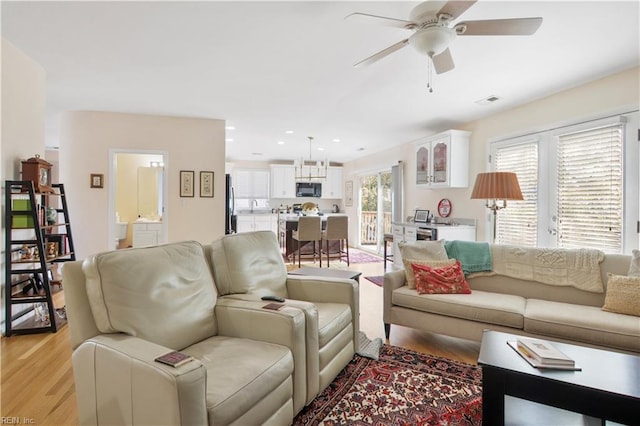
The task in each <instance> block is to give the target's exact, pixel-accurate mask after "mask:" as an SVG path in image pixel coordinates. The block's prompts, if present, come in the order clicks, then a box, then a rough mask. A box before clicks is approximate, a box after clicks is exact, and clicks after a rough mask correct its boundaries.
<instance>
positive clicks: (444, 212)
mask: <svg viewBox="0 0 640 426" xmlns="http://www.w3.org/2000/svg"><path fill="white" fill-rule="evenodd" d="M451 207H452V206H451V201H450V200H449V199H448V198H443V199H442V200H440V202H438V216H440V217H449V215H450V214H451Z"/></svg>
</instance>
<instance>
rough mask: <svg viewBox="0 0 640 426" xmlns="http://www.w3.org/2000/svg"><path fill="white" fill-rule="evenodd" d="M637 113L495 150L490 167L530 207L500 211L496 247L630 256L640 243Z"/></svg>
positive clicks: (515, 204) (519, 204)
mask: <svg viewBox="0 0 640 426" xmlns="http://www.w3.org/2000/svg"><path fill="white" fill-rule="evenodd" d="M639 122H640V114H639V113H638V112H637V111H634V112H631V113H627V114H625V115H624V116H618V117H611V118H605V119H600V120H594V121H591V122H585V123H581V124H576V125H571V126H566V127H560V128H555V129H552V130H547V131H541V132H538V133H535V134H531V135H528V136H522V137H519V138H514V139H508V140H502V141H497V142H494V143H492V144H491V158H492V164H491V169H493V170H496V171H512V172H515V173H516V174H517V176H518V181H519V183H520V188H521V190H522V195H523V197H524V200H523V201H509V202H508V205H507V208H505V209H502V210H500V211H499V212H498V216H497V222H496V242H497V243H498V244H517V245H527V246H536V247H562V248H597V249H600V250H602V251H604V252H605V253H630V252H631V250H632V249H635V248H638V246H639V245H640V238H639V234H638V228H640V220H639V219H640V171H639V170H638V158H639V157H640V153H639V151H640V148H639V146H638V145H639V144H638V128H639V127H640V125H639Z"/></svg>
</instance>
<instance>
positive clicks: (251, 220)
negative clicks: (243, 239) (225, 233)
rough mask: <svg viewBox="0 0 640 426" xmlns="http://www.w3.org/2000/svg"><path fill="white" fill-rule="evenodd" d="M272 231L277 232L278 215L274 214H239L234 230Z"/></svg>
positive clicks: (239, 231) (238, 231)
mask: <svg viewBox="0 0 640 426" xmlns="http://www.w3.org/2000/svg"><path fill="white" fill-rule="evenodd" d="M253 231H273V232H274V233H276V234H277V232H278V215H275V214H239V215H237V227H236V232H237V233H241V232H253Z"/></svg>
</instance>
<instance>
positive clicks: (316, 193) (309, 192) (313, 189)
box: [296, 182, 322, 198]
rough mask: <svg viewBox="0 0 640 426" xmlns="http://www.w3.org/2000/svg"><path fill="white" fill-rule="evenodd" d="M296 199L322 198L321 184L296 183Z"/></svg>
mask: <svg viewBox="0 0 640 426" xmlns="http://www.w3.org/2000/svg"><path fill="white" fill-rule="evenodd" d="M296 197H317V198H320V197H322V184H321V183H317V182H296Z"/></svg>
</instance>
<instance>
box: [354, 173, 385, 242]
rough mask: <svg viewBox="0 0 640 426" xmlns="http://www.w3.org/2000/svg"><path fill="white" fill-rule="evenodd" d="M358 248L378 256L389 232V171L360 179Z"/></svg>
mask: <svg viewBox="0 0 640 426" xmlns="http://www.w3.org/2000/svg"><path fill="white" fill-rule="evenodd" d="M358 198H359V200H360V232H359V248H361V249H363V250H366V251H370V252H373V253H376V254H378V255H380V254H381V253H382V248H383V244H384V234H385V233H390V232H391V171H388V170H385V171H381V172H378V173H375V174H370V175H365V176H362V177H361V178H360V197H358Z"/></svg>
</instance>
